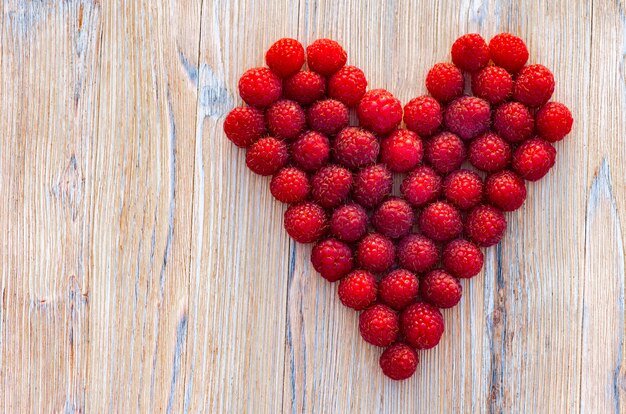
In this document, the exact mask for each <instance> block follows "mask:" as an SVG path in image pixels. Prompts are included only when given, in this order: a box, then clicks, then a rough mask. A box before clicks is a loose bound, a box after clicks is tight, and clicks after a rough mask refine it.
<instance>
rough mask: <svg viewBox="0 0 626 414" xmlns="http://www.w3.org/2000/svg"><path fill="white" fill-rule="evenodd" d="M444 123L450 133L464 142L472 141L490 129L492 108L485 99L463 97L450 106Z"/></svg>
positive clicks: (444, 117) (445, 114)
mask: <svg viewBox="0 0 626 414" xmlns="http://www.w3.org/2000/svg"><path fill="white" fill-rule="evenodd" d="M443 121H444V124H445V125H446V127H447V128H448V129H449V130H450V132H453V133H455V134H457V135H458V136H459V137H461V138H462V139H464V140H468V139H472V138H474V137H476V136H478V135H480V134H482V133H483V132H485V131H487V130H488V129H489V123H490V122H491V107H490V106H489V102H487V101H485V100H483V99H480V98H476V97H474V96H462V97H460V98H458V99H456V100H454V101H453V102H452V103H450V105H448V107H447V108H446V112H445V113H444V115H443Z"/></svg>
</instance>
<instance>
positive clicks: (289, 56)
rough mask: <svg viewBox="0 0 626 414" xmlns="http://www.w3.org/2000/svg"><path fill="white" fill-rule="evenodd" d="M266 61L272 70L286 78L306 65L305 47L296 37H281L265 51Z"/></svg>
mask: <svg viewBox="0 0 626 414" xmlns="http://www.w3.org/2000/svg"><path fill="white" fill-rule="evenodd" d="M265 63H267V66H269V67H270V69H272V72H274V73H275V74H277V75H278V76H280V77H281V78H286V77H287V76H289V75H292V74H294V73H295V72H297V71H299V70H300V68H301V67H302V65H304V48H303V47H302V44H300V42H298V41H297V40H295V39H289V38H282V39H279V40H278V41H276V42H275V43H274V44H273V45H272V46H270V48H269V49H268V50H267V53H265Z"/></svg>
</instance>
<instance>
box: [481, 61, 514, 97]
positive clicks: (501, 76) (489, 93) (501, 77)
mask: <svg viewBox="0 0 626 414" xmlns="http://www.w3.org/2000/svg"><path fill="white" fill-rule="evenodd" d="M511 91H513V78H512V77H511V74H510V73H509V72H507V71H506V69H504V68H501V67H500V66H487V67H486V68H484V69H481V70H480V72H477V73H475V74H474V75H473V76H472V92H473V93H474V95H476V96H477V97H479V98H482V99H484V100H486V101H487V102H489V103H490V104H492V105H493V104H497V103H500V102H502V101H504V100H506V99H507V98H508V97H509V96H510V95H511Z"/></svg>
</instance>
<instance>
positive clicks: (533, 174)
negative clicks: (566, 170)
mask: <svg viewBox="0 0 626 414" xmlns="http://www.w3.org/2000/svg"><path fill="white" fill-rule="evenodd" d="M555 159H556V150H555V149H554V147H553V146H552V145H551V144H550V143H549V142H547V141H544V140H542V139H539V138H532V139H529V140H528V141H524V142H523V143H522V145H520V146H519V147H517V149H516V150H515V153H514V154H513V170H514V171H515V172H516V173H518V174H519V175H521V176H522V178H524V179H525V180H528V181H537V180H539V179H540V178H542V177H543V176H544V175H546V174H547V173H548V171H550V168H552V166H553V165H554V161H555Z"/></svg>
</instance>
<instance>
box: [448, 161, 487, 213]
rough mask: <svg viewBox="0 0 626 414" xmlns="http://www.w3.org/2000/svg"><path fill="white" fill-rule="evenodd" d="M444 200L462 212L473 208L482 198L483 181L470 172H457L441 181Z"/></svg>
mask: <svg viewBox="0 0 626 414" xmlns="http://www.w3.org/2000/svg"><path fill="white" fill-rule="evenodd" d="M443 194H444V195H445V197H446V199H447V200H448V201H450V202H451V203H453V204H454V205H455V206H457V207H458V208H460V209H462V210H467V209H468V208H472V207H474V206H475V205H476V204H478V203H479V202H480V200H481V199H482V197H483V180H482V178H480V176H479V175H478V174H476V173H475V172H473V171H470V170H457V171H454V172H453V173H451V174H449V175H448V176H447V177H446V178H445V179H444V180H443Z"/></svg>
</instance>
